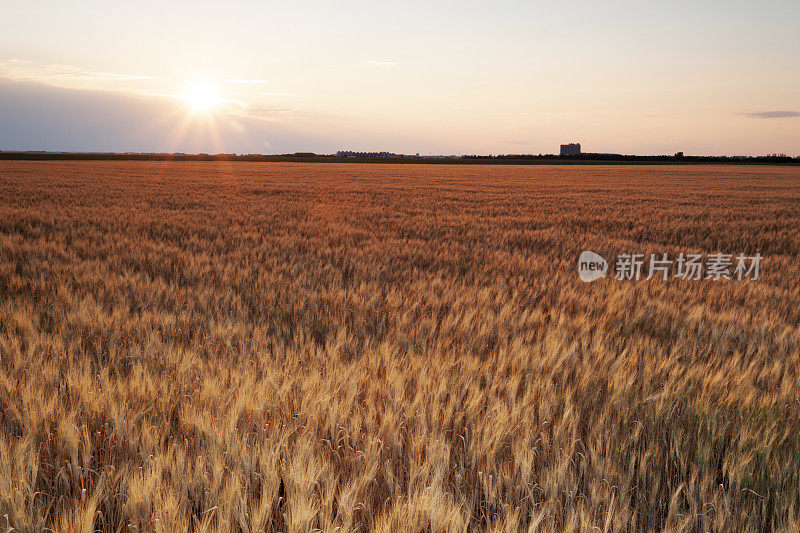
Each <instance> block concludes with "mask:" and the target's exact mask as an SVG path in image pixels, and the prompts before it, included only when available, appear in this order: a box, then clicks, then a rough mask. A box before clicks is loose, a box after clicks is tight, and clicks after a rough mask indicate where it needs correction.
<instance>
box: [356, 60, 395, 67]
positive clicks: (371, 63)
mask: <svg viewBox="0 0 800 533" xmlns="http://www.w3.org/2000/svg"><path fill="white" fill-rule="evenodd" d="M350 66H351V67H376V68H392V67H398V66H400V64H399V63H396V62H395V61H379V60H376V59H373V60H372V61H365V62H364V63H358V64H356V65H350Z"/></svg>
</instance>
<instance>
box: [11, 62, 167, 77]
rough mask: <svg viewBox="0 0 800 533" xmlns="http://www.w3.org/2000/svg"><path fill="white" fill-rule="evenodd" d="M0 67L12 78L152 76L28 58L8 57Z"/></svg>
mask: <svg viewBox="0 0 800 533" xmlns="http://www.w3.org/2000/svg"><path fill="white" fill-rule="evenodd" d="M0 69H1V70H2V71H3V72H4V76H5V77H7V78H11V79H14V80H23V81H25V80H27V81H48V80H107V81H131V80H152V79H154V78H153V77H152V76H145V75H141V74H125V73H118V72H103V71H98V70H91V69H86V68H81V67H76V66H75V65H65V64H60V63H59V64H51V65H38V64H36V63H34V62H33V61H30V60H29V59H18V58H14V59H10V60H8V61H0Z"/></svg>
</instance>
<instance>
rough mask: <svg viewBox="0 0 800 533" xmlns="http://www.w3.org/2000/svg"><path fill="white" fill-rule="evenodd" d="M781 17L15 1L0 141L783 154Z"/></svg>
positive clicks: (1, 63)
mask: <svg viewBox="0 0 800 533" xmlns="http://www.w3.org/2000/svg"><path fill="white" fill-rule="evenodd" d="M798 27H800V2H797V1H796V0H793V1H772V2H762V3H760V4H756V3H755V2H719V1H705V2H699V3H697V2H694V3H688V2H687V3H678V4H672V3H655V2H627V1H615V0H612V1H608V2H605V3H599V2H583V1H575V2H571V3H569V4H566V3H554V2H512V1H507V0H506V1H499V2H475V1H460V2H441V1H440V2H417V1H409V2H405V3H380V4H378V3H374V2H355V1H341V2H335V3H334V2H302V3H301V2H293V3H289V2H280V3H278V2H228V3H225V4H222V3H212V2H180V1H178V2H152V1H143V2H137V3H113V4H111V5H109V3H106V2H94V1H86V2H79V3H78V2H75V3H66V2H55V1H50V0H47V1H40V2H35V3H33V2H31V3H22V2H14V3H11V4H10V5H6V6H4V7H3V18H2V20H0V149H52V150H114V151H191V152H194V151H205V152H216V151H224V152H244V153H249V152H263V153H279V152H287V151H318V152H328V151H335V150H336V149H356V150H382V149H385V150H390V151H396V152H421V153H540V152H543V153H547V152H553V151H556V150H557V147H558V144H560V143H562V142H568V141H578V142H581V143H582V144H583V145H584V147H585V149H587V150H591V151H600V152H626V153H672V152H675V151H678V150H682V151H684V152H686V153H697V154H706V153H708V154H717V153H727V154H759V153H771V152H786V153H790V154H792V155H798V154H800V116H798V115H799V114H800V31H797V28H798ZM198 87H200V88H201V89H202V90H201V91H200V92H201V93H202V94H203V95H205V96H204V98H201V99H200V100H204V101H203V102H198V101H197V99H196V98H194V96H193V95H196V93H197V88H198Z"/></svg>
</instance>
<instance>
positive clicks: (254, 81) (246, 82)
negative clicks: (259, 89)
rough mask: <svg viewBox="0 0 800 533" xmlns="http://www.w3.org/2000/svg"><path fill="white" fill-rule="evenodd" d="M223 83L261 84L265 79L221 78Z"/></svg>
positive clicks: (265, 81)
mask: <svg viewBox="0 0 800 533" xmlns="http://www.w3.org/2000/svg"><path fill="white" fill-rule="evenodd" d="M223 81H224V82H225V83H238V84H240V85H263V84H265V83H267V80H223Z"/></svg>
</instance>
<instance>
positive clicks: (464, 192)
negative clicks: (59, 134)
mask: <svg viewBox="0 0 800 533" xmlns="http://www.w3.org/2000/svg"><path fill="white" fill-rule="evenodd" d="M799 220H800V167H767V166H764V167H745V166H700V165H697V166H689V165H686V166H457V165H441V166H438V165H429V166H428V165H419V166H418V165H357V164H354V165H349V164H330V165H329V164H289V163H285V164H281V163H275V164H272V163H253V164H251V163H213V162H202V163H170V162H121V161H120V162H36V163H33V162H3V163H0V527H3V528H6V529H7V530H8V531H23V532H26V531H86V532H91V531H95V530H98V531H165V532H169V531H245V532H258V531H292V532H294V531H298V532H299V531H326V532H327V531H340V532H345V531H380V532H392V531H415V532H416V531H434V532H439V531H509V532H511V531H514V532H516V531H664V530H668V531H772V530H781V531H800V393H798V386H799V385H800V380H799V377H800V366H799V365H800V328H799V327H798V325H799V324H800V266H798V259H800V223H799V222H798V221H799ZM585 249H591V250H594V251H596V252H598V253H601V254H603V255H604V256H606V257H608V256H614V255H615V254H618V253H624V252H629V253H633V252H641V253H669V254H670V255H677V254H679V253H681V252H687V253H689V252H697V253H706V254H708V253H714V252H724V253H739V252H744V253H748V254H752V253H755V252H760V253H761V254H762V256H763V260H762V263H761V275H760V277H759V278H758V279H757V280H755V281H753V280H750V281H741V282H740V281H736V280H731V281H726V280H723V281H712V280H703V281H684V280H668V281H663V280H661V279H652V280H648V281H644V280H642V281H638V282H636V281H624V280H616V279H613V278H612V277H608V278H606V279H601V280H598V281H596V282H594V283H591V284H587V283H583V282H581V281H580V279H579V277H578V274H577V267H576V264H577V263H576V261H577V257H578V255H579V254H580V252H581V251H582V250H585Z"/></svg>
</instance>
